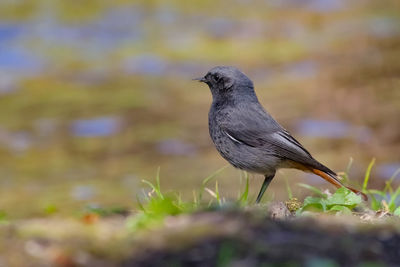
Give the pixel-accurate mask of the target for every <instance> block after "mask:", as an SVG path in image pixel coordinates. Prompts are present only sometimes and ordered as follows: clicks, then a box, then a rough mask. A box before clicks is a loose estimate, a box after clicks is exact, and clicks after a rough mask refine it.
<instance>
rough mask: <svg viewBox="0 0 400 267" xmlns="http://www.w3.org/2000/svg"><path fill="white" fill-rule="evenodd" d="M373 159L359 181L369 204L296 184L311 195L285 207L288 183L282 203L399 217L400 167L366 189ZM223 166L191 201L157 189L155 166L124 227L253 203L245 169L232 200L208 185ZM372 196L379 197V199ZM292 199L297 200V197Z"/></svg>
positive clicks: (343, 192) (303, 209) (306, 210)
mask: <svg viewBox="0 0 400 267" xmlns="http://www.w3.org/2000/svg"><path fill="white" fill-rule="evenodd" d="M374 162H375V159H373V160H372V161H371V163H370V164H369V166H368V168H367V170H366V173H365V178H364V183H363V192H364V193H366V194H368V195H369V197H370V199H371V200H370V202H369V203H365V202H363V201H362V199H361V196H359V195H356V194H355V193H353V192H352V191H350V190H349V189H347V188H344V187H342V188H339V189H337V190H336V191H335V192H334V193H333V194H330V193H329V192H323V191H321V190H320V189H319V188H317V187H315V186H311V185H308V184H299V186H301V187H303V188H306V189H308V190H310V191H311V192H312V193H313V195H312V196H307V197H306V198H305V199H304V201H303V203H302V204H301V205H299V206H298V207H297V208H294V209H293V208H292V206H291V207H289V205H290V203H292V202H290V201H291V200H292V199H293V198H292V192H291V189H290V186H287V189H288V195H289V198H290V199H289V201H288V202H287V203H286V206H287V207H288V209H289V210H290V211H293V212H295V213H294V215H295V216H302V215H310V214H312V213H316V212H317V213H318V212H323V213H331V214H337V215H351V214H353V212H354V210H355V209H357V212H356V213H357V215H358V216H360V215H362V214H363V212H360V210H362V211H365V210H373V211H375V212H381V211H383V212H386V213H388V214H394V215H397V216H400V205H399V202H398V201H397V202H396V200H397V199H398V196H399V194H400V186H399V187H398V188H397V189H396V190H393V188H392V186H391V184H392V182H393V180H394V179H395V178H396V176H397V174H399V173H400V170H398V171H396V172H395V173H394V174H393V176H392V178H391V179H390V180H389V181H388V182H387V183H386V186H385V188H384V189H383V190H381V191H380V190H376V189H368V188H367V185H368V180H369V179H370V176H371V169H372V166H373V164H374ZM349 165H350V164H349ZM225 168H226V167H223V168H221V169H219V170H217V171H216V172H215V173H213V174H211V175H210V176H208V177H207V178H205V179H204V180H203V183H202V186H201V188H200V190H199V192H194V193H193V200H192V201H184V200H182V198H181V197H180V195H179V194H178V193H176V192H168V193H164V192H163V191H162V190H161V185H160V169H158V171H157V175H156V179H155V180H156V183H155V184H153V183H151V182H149V181H143V182H144V183H145V184H146V185H148V186H149V187H150V189H151V191H150V192H149V193H148V194H147V195H146V196H145V199H144V201H143V203H141V202H140V201H139V203H140V205H139V207H140V211H139V212H138V213H135V214H134V215H132V216H130V217H129V218H128V219H127V226H128V228H129V229H131V230H133V231H136V230H140V229H149V228H152V227H154V226H157V225H160V224H161V223H162V221H163V219H165V218H166V217H168V216H174V215H179V214H185V213H193V212H199V211H205V210H215V209H216V210H218V209H227V208H228V209H237V210H240V209H243V208H244V209H246V208H248V207H249V205H250V206H251V205H253V203H249V177H248V174H247V173H246V172H244V179H245V185H244V188H243V190H242V192H239V194H238V196H237V198H236V199H234V200H230V201H227V200H225V198H224V197H223V195H222V194H221V192H220V189H219V187H218V181H215V186H214V190H212V189H210V188H209V187H208V184H209V183H210V182H211V180H212V179H213V178H215V176H216V175H217V174H218V173H220V172H221V171H223V170H224V169H225ZM347 173H348V170H347V172H346V173H344V174H343V176H344V177H345V179H347V180H348V174H347ZM204 193H208V194H209V196H210V197H211V199H209V200H208V201H204V198H203V195H204ZM376 196H380V197H381V198H380V201H379V198H377V197H376ZM294 201H295V202H297V200H294Z"/></svg>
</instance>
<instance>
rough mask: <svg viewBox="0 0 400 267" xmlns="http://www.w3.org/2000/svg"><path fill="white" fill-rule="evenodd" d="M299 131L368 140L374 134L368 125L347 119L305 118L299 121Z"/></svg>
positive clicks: (308, 134)
mask: <svg viewBox="0 0 400 267" xmlns="http://www.w3.org/2000/svg"><path fill="white" fill-rule="evenodd" d="M296 128H297V131H298V132H299V133H300V134H301V135H304V136H309V137H323V138H332V139H340V138H353V139H355V140H357V141H359V142H363V143H364V142H368V141H369V140H370V138H371V136H372V134H371V131H370V130H369V129H368V128H366V127H360V126H354V125H351V124H350V123H348V122H345V121H328V120H315V119H305V120H300V121H299V122H298V123H297V127H296Z"/></svg>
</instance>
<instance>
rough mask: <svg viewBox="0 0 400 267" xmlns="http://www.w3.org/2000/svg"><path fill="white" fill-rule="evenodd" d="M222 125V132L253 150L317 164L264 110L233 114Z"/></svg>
mask: <svg viewBox="0 0 400 267" xmlns="http://www.w3.org/2000/svg"><path fill="white" fill-rule="evenodd" d="M229 114H230V116H229V118H228V119H226V120H224V122H223V123H222V124H221V128H222V130H223V131H224V132H225V133H226V134H227V136H228V137H229V138H231V139H232V140H234V141H236V142H239V143H242V144H243V145H247V146H250V147H257V148H260V149H265V150H268V151H270V152H271V153H273V154H275V155H276V156H277V157H280V158H284V159H289V160H293V161H296V162H299V163H311V161H315V160H314V159H313V157H312V156H311V155H310V153H309V152H308V151H307V150H306V149H305V148H304V147H303V146H302V145H301V144H300V143H299V142H298V141H297V140H296V139H295V138H293V137H292V136H291V135H290V134H289V133H288V132H287V131H286V130H285V129H284V128H283V127H282V126H280V125H279V124H278V123H277V122H276V121H275V120H274V119H273V118H272V117H271V116H270V115H269V114H267V113H265V111H264V110H259V109H254V110H252V108H251V107H250V108H249V109H247V110H246V112H243V111H240V112H238V111H236V110H234V111H232V112H230V113H229Z"/></svg>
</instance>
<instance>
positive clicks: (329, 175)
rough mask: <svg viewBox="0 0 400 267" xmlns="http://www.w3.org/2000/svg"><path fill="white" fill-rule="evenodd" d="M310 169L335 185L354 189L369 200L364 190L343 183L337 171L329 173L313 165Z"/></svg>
mask: <svg viewBox="0 0 400 267" xmlns="http://www.w3.org/2000/svg"><path fill="white" fill-rule="evenodd" d="M308 170H309V171H311V172H312V173H314V174H316V175H318V176H320V177H321V178H323V179H325V180H326V181H328V182H329V183H331V184H333V185H334V186H336V187H337V188H340V187H346V188H347V189H349V190H350V191H353V192H354V193H356V194H357V195H361V196H362V198H363V199H364V200H365V201H368V197H367V195H366V194H364V193H363V192H361V191H359V190H357V189H354V188H352V187H349V186H345V185H343V184H342V182H341V181H340V180H339V179H338V177H337V174H336V173H334V172H329V173H327V172H324V171H321V170H318V169H315V168H311V167H310V168H308Z"/></svg>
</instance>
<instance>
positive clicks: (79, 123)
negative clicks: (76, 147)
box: [71, 117, 121, 137]
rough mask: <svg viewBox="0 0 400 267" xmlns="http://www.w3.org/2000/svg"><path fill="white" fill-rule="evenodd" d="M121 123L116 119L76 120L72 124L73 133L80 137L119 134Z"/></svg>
mask: <svg viewBox="0 0 400 267" xmlns="http://www.w3.org/2000/svg"><path fill="white" fill-rule="evenodd" d="M120 129H121V121H120V119H119V118H116V117H101V118H95V119H85V120H76V121H73V122H72V124H71V132H72V134H73V135H74V136H78V137H102V136H110V135H114V134H116V133H118V132H119V131H120Z"/></svg>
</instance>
